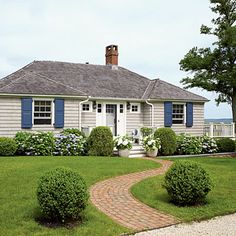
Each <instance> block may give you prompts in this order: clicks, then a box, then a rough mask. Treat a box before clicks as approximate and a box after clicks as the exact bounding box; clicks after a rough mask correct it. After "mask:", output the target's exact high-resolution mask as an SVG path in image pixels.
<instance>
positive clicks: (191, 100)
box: [148, 98, 210, 103]
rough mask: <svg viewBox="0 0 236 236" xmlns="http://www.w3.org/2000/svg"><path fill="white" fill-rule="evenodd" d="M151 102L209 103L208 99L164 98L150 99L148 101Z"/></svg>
mask: <svg viewBox="0 0 236 236" xmlns="http://www.w3.org/2000/svg"><path fill="white" fill-rule="evenodd" d="M148 101H150V102H164V101H174V102H203V103H205V102H209V101H210V100H208V99H173V98H170V99H163V98H150V99H148Z"/></svg>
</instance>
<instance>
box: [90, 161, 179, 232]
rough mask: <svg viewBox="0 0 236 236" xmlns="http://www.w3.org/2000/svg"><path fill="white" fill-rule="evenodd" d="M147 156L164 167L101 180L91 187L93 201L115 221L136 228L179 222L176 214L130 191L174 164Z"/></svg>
mask: <svg viewBox="0 0 236 236" xmlns="http://www.w3.org/2000/svg"><path fill="white" fill-rule="evenodd" d="M145 159H148V160H153V161H156V162H159V163H161V164H162V166H161V167H160V168H158V169H154V170H146V171H142V172H138V173H132V174H127V175H122V176H118V177H115V178H111V179H108V180H105V181H102V182H98V183H96V184H95V185H93V186H92V187H91V188H90V196H91V197H90V200H91V201H92V203H93V204H94V205H95V206H96V207H97V208H98V209H99V210H101V211H102V212H104V213H105V214H106V215H108V216H109V217H111V218H112V219H113V220H114V221H116V222H118V223H119V224H121V225H123V226H125V227H127V228H130V229H133V230H146V229H154V228H160V227H165V226H169V225H173V224H176V223H178V221H177V219H175V218H174V217H173V216H170V215H165V214H163V213H161V212H159V211H157V210H155V209H153V208H151V207H149V206H147V205H145V204H143V203H141V202H139V201H138V200H137V199H135V198H134V197H133V196H132V195H131V193H130V192H129V189H130V188H131V187H132V186H133V185H134V184H136V183H137V182H139V181H141V180H143V179H145V178H148V177H152V176H155V175H161V174H163V173H165V171H166V170H167V169H168V168H169V167H170V166H171V164H172V162H171V161H167V160H160V159H150V158H145ZM147 194H148V193H147Z"/></svg>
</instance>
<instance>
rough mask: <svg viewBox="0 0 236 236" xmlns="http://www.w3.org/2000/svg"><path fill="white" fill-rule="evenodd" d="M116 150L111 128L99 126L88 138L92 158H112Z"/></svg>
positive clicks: (89, 152)
mask: <svg viewBox="0 0 236 236" xmlns="http://www.w3.org/2000/svg"><path fill="white" fill-rule="evenodd" d="M113 149H114V142H113V135H112V132H111V130H110V128H109V127H106V126H98V127H96V128H94V129H93V130H92V131H91V133H90V135H89V137H88V150H89V151H88V154H89V155H90V156H111V155H112V153H113Z"/></svg>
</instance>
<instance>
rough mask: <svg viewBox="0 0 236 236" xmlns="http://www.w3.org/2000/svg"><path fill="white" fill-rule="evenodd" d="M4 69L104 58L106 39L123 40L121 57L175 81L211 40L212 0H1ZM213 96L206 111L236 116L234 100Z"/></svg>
mask: <svg viewBox="0 0 236 236" xmlns="http://www.w3.org/2000/svg"><path fill="white" fill-rule="evenodd" d="M0 6H1V8H0V22H1V27H0V38H1V40H0V52H1V53H0V77H3V76H6V75H7V74H9V73H12V72H14V71H16V70H17V69H19V68H21V67H23V66H24V65H26V64H28V63H30V62H31V61H33V60H54V61H68V62H78V63H84V62H87V61H88V62H90V63H91V64H104V61H105V46H107V45H110V44H117V45H118V46H119V65H121V66H123V67H126V68H128V69H130V70H133V71H135V72H137V73H139V74H141V75H144V76H146V77H148V78H151V79H154V78H160V79H162V80H166V81H168V82H170V83H173V84H175V85H178V86H181V87H182V85H181V84H180V83H179V81H180V80H181V78H183V77H184V76H186V73H184V72H181V71H180V70H179V61H180V60H181V59H182V58H183V57H184V55H185V54H186V53H187V52H188V50H189V49H190V48H192V47H193V46H200V47H205V46H210V45H211V43H212V42H213V40H214V39H213V38H211V37H209V36H204V35H200V26H201V24H211V23H210V21H211V19H212V18H213V16H214V15H213V13H212V12H211V10H210V8H209V1H207V0H198V1H196V0H179V1H163V0H146V1H144V0H116V1H115V0H90V1H85V0H84V1H83V0H67V1H66V0H64V1H62V0H57V1H54V0H41V1H32V0H31V1H29V0H24V1H22V0H7V1H6V0H0ZM192 91H193V92H195V93H198V94H199V95H203V96H205V97H207V98H208V99H209V100H211V102H209V103H207V104H206V106H205V117H206V118H223V117H224V118H227V117H232V115H231V107H230V106H229V105H227V104H224V105H220V106H219V107H216V105H215V102H214V98H215V94H213V93H209V92H205V91H202V90H201V89H194V90H192Z"/></svg>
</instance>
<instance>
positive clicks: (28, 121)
mask: <svg viewBox="0 0 236 236" xmlns="http://www.w3.org/2000/svg"><path fill="white" fill-rule="evenodd" d="M32 102H33V101H32V98H22V99H21V128H22V129H30V128H32Z"/></svg>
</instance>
